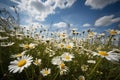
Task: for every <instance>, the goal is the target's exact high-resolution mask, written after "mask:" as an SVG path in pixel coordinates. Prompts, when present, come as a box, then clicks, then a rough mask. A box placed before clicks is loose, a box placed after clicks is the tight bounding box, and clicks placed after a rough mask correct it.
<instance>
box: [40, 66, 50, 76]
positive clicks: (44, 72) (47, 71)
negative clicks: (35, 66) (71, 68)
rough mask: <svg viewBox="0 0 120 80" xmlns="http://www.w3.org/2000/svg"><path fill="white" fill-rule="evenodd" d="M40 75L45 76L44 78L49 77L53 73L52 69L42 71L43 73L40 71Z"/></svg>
mask: <svg viewBox="0 0 120 80" xmlns="http://www.w3.org/2000/svg"><path fill="white" fill-rule="evenodd" d="M40 73H41V74H42V75H43V76H47V75H48V74H50V73H51V69H47V68H45V69H42V71H40Z"/></svg>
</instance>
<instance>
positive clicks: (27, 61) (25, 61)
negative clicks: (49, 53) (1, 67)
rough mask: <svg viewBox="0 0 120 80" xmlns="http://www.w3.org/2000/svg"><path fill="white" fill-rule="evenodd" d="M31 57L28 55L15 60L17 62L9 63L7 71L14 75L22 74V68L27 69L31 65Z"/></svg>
mask: <svg viewBox="0 0 120 80" xmlns="http://www.w3.org/2000/svg"><path fill="white" fill-rule="evenodd" d="M32 58H33V57H31V56H29V55H23V56H22V57H21V58H17V60H14V61H11V62H10V65H9V66H8V68H9V71H10V72H13V73H16V72H19V73H20V72H22V71H23V69H24V68H27V67H28V66H30V65H31V62H32V61H33V60H32Z"/></svg>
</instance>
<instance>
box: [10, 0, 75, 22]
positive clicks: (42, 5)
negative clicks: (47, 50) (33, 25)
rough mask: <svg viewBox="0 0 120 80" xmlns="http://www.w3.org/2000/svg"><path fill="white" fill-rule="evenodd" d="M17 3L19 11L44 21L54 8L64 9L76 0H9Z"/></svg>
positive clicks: (54, 10)
mask: <svg viewBox="0 0 120 80" xmlns="http://www.w3.org/2000/svg"><path fill="white" fill-rule="evenodd" d="M11 1H13V2H15V3H17V4H18V5H17V7H18V8H19V9H20V11H22V12H25V13H27V14H28V15H29V16H31V17H33V18H35V19H36V20H39V21H44V20H45V18H47V17H48V15H50V14H55V12H56V8H60V9H65V8H69V7H71V6H72V5H73V4H74V3H75V1H76V0H46V1H45V2H43V1H42V0H11Z"/></svg>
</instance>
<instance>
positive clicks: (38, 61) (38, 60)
mask: <svg viewBox="0 0 120 80" xmlns="http://www.w3.org/2000/svg"><path fill="white" fill-rule="evenodd" d="M33 63H34V64H35V65H40V64H41V59H37V58H36V59H35V61H34V62H33Z"/></svg>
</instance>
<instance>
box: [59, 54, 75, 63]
mask: <svg viewBox="0 0 120 80" xmlns="http://www.w3.org/2000/svg"><path fill="white" fill-rule="evenodd" d="M61 58H62V60H63V61H67V62H68V61H72V58H74V55H73V54H70V53H68V52H65V53H64V54H62V55H61Z"/></svg>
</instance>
